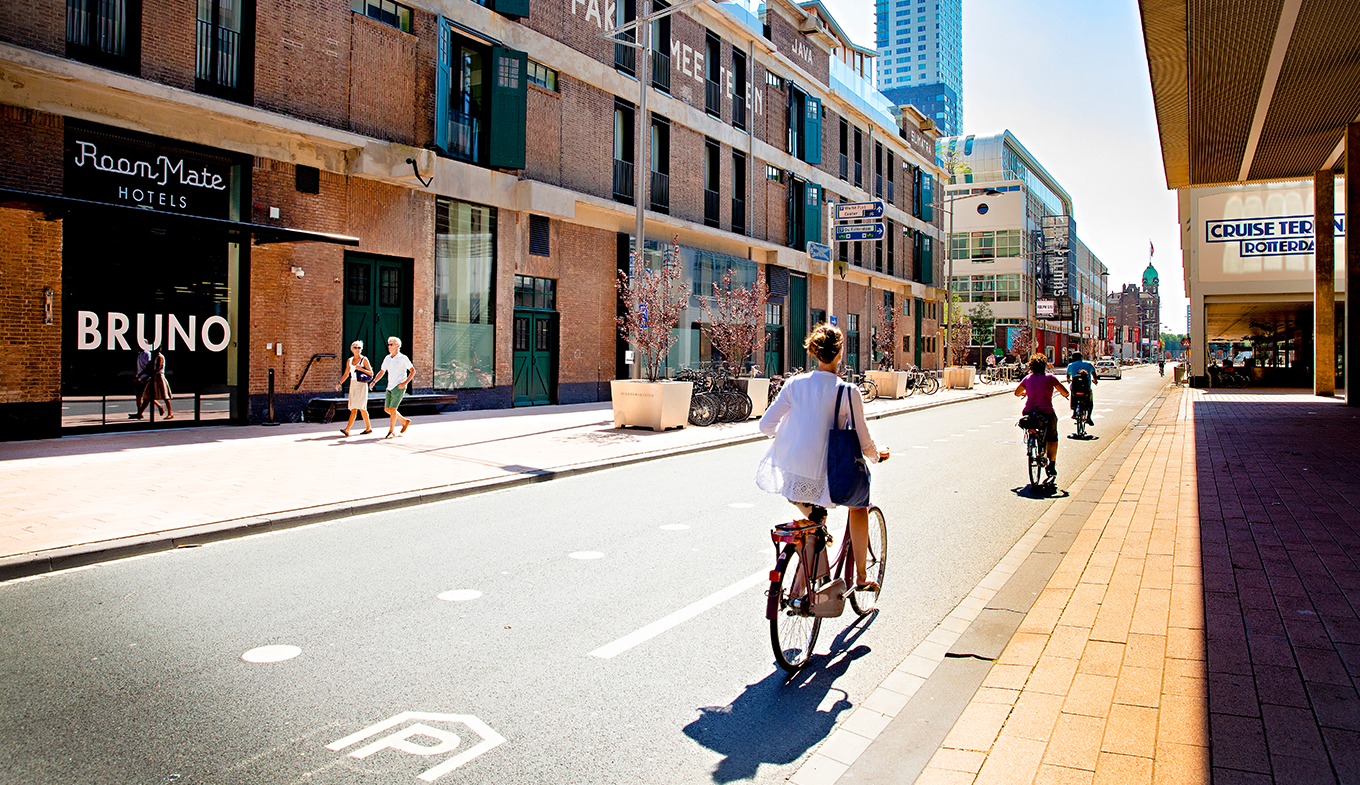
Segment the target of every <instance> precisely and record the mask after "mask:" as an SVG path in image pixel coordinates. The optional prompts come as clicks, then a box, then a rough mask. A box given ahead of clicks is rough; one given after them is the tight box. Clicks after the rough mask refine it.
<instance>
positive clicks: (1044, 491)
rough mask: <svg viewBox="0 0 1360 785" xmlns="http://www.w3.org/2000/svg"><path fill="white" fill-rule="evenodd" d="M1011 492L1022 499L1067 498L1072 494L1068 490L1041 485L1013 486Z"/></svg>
mask: <svg viewBox="0 0 1360 785" xmlns="http://www.w3.org/2000/svg"><path fill="white" fill-rule="evenodd" d="M1011 493H1013V494H1015V495H1016V496H1019V497H1020V498H1022V499H1066V498H1067V497H1068V496H1069V495H1070V494H1069V493H1068V492H1067V491H1066V490H1059V489H1057V488H1050V487H1048V486H1044V485H1040V486H1038V487H1036V486H1033V485H1028V484H1026V485H1021V486H1020V487H1018V488H1011Z"/></svg>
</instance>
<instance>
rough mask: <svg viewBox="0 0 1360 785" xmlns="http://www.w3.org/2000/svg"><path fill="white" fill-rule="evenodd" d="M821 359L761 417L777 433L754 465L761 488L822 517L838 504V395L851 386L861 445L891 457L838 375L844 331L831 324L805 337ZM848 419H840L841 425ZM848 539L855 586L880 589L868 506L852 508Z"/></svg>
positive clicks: (874, 455) (869, 454)
mask: <svg viewBox="0 0 1360 785" xmlns="http://www.w3.org/2000/svg"><path fill="white" fill-rule="evenodd" d="M803 348H805V349H807V350H808V351H809V352H810V353H811V354H812V356H813V357H815V358H816V359H817V369H816V370H814V371H810V372H808V373H803V374H799V375H797V376H794V377H793V378H791V379H789V380H788V381H786V382H784V386H783V387H782V388H780V390H779V396H778V397H777V398H775V400H774V403H772V404H770V408H769V409H766V410H765V414H764V416H762V417H761V418H760V431H761V433H764V434H765V435H766V436H773V437H774V444H772V445H770V449H769V451H768V452H766V453H765V457H764V458H762V459H761V461H760V466H759V467H757V468H756V485H757V486H758V487H759V488H760V489H761V490H763V491H768V492H770V493H778V494H782V495H783V496H784V498H786V499H788V500H789V501H790V502H792V503H793V505H794V506H795V507H797V508H798V509H799V511H800V512H802V513H803V515H804V516H805V519H806V520H809V521H815V522H817V523H820V522H821V521H823V520H825V518H826V509H825V508H827V507H834V506H835V505H834V504H832V502H831V498H830V493H829V491H828V489H827V482H826V450H827V442H828V440H829V437H828V434H829V432H830V431H831V428H832V422H831V420H832V418H833V416H834V414H833V413H834V411H835V408H836V396H837V394H838V392H839V391H841V390H848V391H849V393H850V394H848V395H846V396H845V400H846V402H847V403H848V404H849V405H848V406H846V407H845V408H846V409H847V410H848V411H847V412H846V414H843V415H841V417H842V419H843V420H845V421H846V422H849V421H850V418H852V417H853V418H854V425H855V431H856V433H858V434H859V445H860V450H861V451H862V452H863V453H864V457H866V458H868V459H869V460H870V461H873V462H875V463H877V462H879V461H886V460H887V459H888V450H887V449H886V448H884V449H881V450H880V449H879V448H878V447H877V446H876V445H875V444H874V440H873V439H872V438H870V436H869V428H868V426H867V425H866V424H865V422H864V402H863V401H862V400H861V399H860V396H859V393H858V391H857V390H855V389H854V388H853V387H850V386H849V385H846V384H844V383H842V382H841V380H840V377H838V376H837V375H836V369H837V368H838V367H839V365H840V360H841V353H842V351H843V350H844V338H843V337H842V336H841V331H840V330H838V329H836V328H835V327H832V326H831V325H828V324H823V325H819V326H818V327H817V328H816V329H815V330H813V331H812V334H811V335H809V336H808V337H807V340H806V341H804V342H803ZM844 425H845V423H844V422H843V423H836V426H837V427H842V426H844ZM849 517H850V527H849V528H850V544H851V546H852V550H853V552H854V555H855V581H856V583H857V586H856V587H855V588H856V590H857V591H877V590H878V588H879V587H878V585H877V584H876V583H874V582H873V581H870V580H869V579H868V578H867V576H866V575H865V567H864V564H865V556H866V553H867V550H868V548H867V543H868V541H869V508H868V507H851V508H850V516H849Z"/></svg>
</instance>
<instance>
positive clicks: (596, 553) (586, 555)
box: [567, 551, 604, 559]
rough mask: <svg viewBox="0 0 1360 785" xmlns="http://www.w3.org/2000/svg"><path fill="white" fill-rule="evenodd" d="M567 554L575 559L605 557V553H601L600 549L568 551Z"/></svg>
mask: <svg viewBox="0 0 1360 785" xmlns="http://www.w3.org/2000/svg"><path fill="white" fill-rule="evenodd" d="M567 556H569V557H571V558H573V559H603V558H604V554H603V553H600V552H599V551H577V552H575V553H568V554H567Z"/></svg>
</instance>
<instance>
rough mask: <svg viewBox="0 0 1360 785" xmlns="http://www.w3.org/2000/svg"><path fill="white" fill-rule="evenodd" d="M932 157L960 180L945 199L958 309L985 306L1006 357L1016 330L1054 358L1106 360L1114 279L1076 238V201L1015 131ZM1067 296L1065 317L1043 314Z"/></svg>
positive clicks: (963, 142)
mask: <svg viewBox="0 0 1360 785" xmlns="http://www.w3.org/2000/svg"><path fill="white" fill-rule="evenodd" d="M935 154H936V158H937V159H938V160H940V161H941V162H942V164H943V166H944V168H945V170H946V171H948V172H951V173H952V175H953V177H952V182H951V183H950V184H949V185H947V186H946V187H945V197H944V201H945V209H946V210H947V211H950V212H951V215H950V216H949V217H947V218H946V221H948V222H949V231H950V232H951V241H950V248H951V263H950V266H951V269H950V271H949V273H948V274H949V275H950V276H951V278H950V288H951V290H952V291H953V292H954V293H955V294H957V295H958V297H959V302H960V307H961V309H962V310H963V311H964V312H965V313H970V314H973V313H976V312H978V311H979V307H980V306H982V305H984V304H985V305H986V310H989V311H990V312H991V315H992V317H993V318H995V320H996V328H997V329H996V334H995V340H994V344H993V345H994V346H995V347H996V349H998V350H1000V353H1002V354H1008V353H1011V348H1012V345H1013V344H1014V343H1015V337H1016V334H1017V333H1019V332H1028V333H1030V335H1031V336H1032V342H1033V348H1036V349H1037V350H1039V351H1041V352H1044V353H1045V354H1047V355H1048V357H1049V359H1050V360H1062V359H1063V358H1065V357H1066V356H1067V355H1068V353H1069V352H1071V351H1074V350H1080V351H1083V352H1086V353H1088V354H1103V353H1104V350H1105V346H1104V338H1105V329H1104V328H1105V290H1106V286H1107V283H1106V282H1107V280H1108V275H1109V271H1108V270H1107V269H1106V267H1105V265H1104V264H1102V263H1101V261H1100V259H1099V258H1098V257H1097V256H1096V255H1095V254H1094V253H1093V252H1092V251H1091V249H1090V248H1088V247H1087V246H1086V244H1085V243H1084V242H1082V241H1081V238H1080V237H1078V236H1077V231H1076V229H1077V227H1076V219H1075V217H1074V213H1073V210H1072V198H1071V197H1070V196H1068V194H1067V192H1066V191H1065V190H1064V189H1063V187H1062V186H1061V185H1060V184H1059V183H1058V181H1057V180H1055V179H1054V178H1053V176H1052V175H1050V174H1049V173H1048V171H1047V170H1045V169H1044V167H1043V166H1042V165H1041V164H1040V163H1039V162H1038V161H1037V160H1036V159H1035V158H1034V156H1033V155H1031V154H1030V152H1029V151H1028V150H1026V149H1025V146H1024V145H1022V144H1020V140H1019V139H1017V138H1015V136H1014V135H1013V134H1011V132H1009V131H1002V132H1001V133H997V134H991V135H988V136H975V135H969V136H955V137H950V138H942V139H939V140H938V141H937V142H936V153H935ZM988 191H991V192H993V193H990V194H989V193H988ZM1055 219H1056V221H1057V222H1058V223H1059V224H1060V225H1061V226H1062V227H1063V232H1062V237H1061V239H1060V241H1057V242H1055V240H1054V239H1053V237H1052V235H1051V233H1050V237H1049V238H1048V240H1046V239H1045V226H1051V225H1052V224H1053V223H1054V221H1055ZM1062 298H1070V303H1071V306H1072V308H1071V313H1070V314H1069V315H1068V316H1067V318H1048V317H1047V316H1044V315H1043V314H1042V313H1041V311H1042V310H1043V304H1044V303H1053V302H1055V301H1059V302H1061V301H1063V300H1062ZM980 348H986V347H980ZM974 356H976V355H974Z"/></svg>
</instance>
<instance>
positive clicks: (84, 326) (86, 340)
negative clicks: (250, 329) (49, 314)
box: [76, 311, 231, 352]
mask: <svg viewBox="0 0 1360 785" xmlns="http://www.w3.org/2000/svg"><path fill="white" fill-rule="evenodd" d="M76 315H77V318H78V319H79V325H78V326H77V328H76V330H77V333H76V348H77V349H81V350H88V349H98V348H100V347H101V346H103V347H105V348H106V349H107V350H108V351H114V350H117V349H122V350H124V351H129V352H130V351H132V346H131V345H130V344H129V343H128V339H127V331H128V329H129V328H130V327H131V325H132V321H131V320H130V319H128V316H127V314H125V313H118V312H117V311H109V312H108V314H107V316H108V326H107V327H106V328H105V331H104V332H102V333H101V332H100V329H99V314H97V313H94V312H93V311H78V312H77V314H76ZM163 316H164V317H165V319H164V321H162V317H163ZM152 317H153V321H152V336H151V337H150V338H148V337H147V334H146V327H147V319H146V314H144V313H139V314H137V331H136V333H134V336H135V340H136V341H137V346H139V347H140V348H142V349H145V350H147V351H151V350H152V349H155V348H157V347H159V346H161V339H162V338H167V339H168V340H167V341H166V343H165V346H164V348H165V350H166V351H172V352H173V351H175V350H176V349H177V348H178V345H177V343H176V339H178V341H179V342H181V343H183V344H184V348H185V349H187V350H188V351H191V352H194V351H198V341H199V340H200V339H201V340H202V341H203V348H204V349H207V350H208V351H210V352H220V351H223V350H225V349H226V348H227V344H229V343H231V324H230V323H229V322H228V321H227V320H226V319H224V318H222V317H221V316H217V315H213V316H209V317H208V318H207V319H204V320H203V326H202V328H201V329H196V328H197V327H198V317H197V316H189V317H187V318H186V319H185V320H184V321H181V320H180V318H179V317H178V316H176V315H175V314H159V313H157V314H152ZM186 323H187V327H186ZM162 326H164V327H165V328H166V329H165V331H164V333H162ZM214 327H220V328H221V330H220V331H219V332H220V333H221V336H220V339H219V340H213V339H214V337H216V336H214V334H213V333H214V330H213V328H214ZM105 338H107V340H105Z"/></svg>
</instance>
